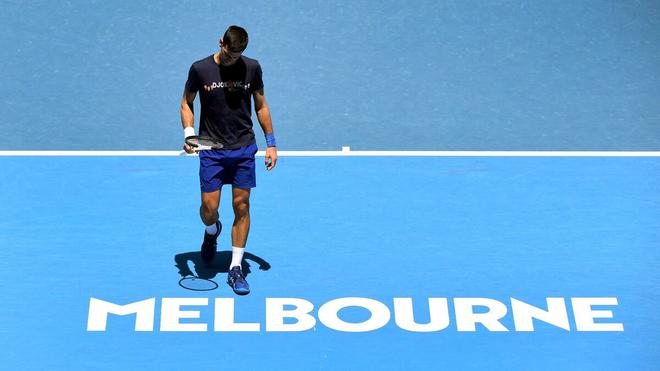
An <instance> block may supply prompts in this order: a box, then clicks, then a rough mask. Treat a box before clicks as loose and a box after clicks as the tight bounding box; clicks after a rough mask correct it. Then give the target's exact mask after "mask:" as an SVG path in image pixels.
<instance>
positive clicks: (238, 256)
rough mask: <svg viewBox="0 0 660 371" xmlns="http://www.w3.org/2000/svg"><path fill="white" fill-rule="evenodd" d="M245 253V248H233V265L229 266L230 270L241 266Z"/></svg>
mask: <svg viewBox="0 0 660 371" xmlns="http://www.w3.org/2000/svg"><path fill="white" fill-rule="evenodd" d="M243 252H245V248H243V247H236V246H232V247H231V264H229V269H230V270H231V269H232V268H234V267H237V266H238V267H240V266H241V262H242V261H243Z"/></svg>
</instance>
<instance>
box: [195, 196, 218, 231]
mask: <svg viewBox="0 0 660 371" xmlns="http://www.w3.org/2000/svg"><path fill="white" fill-rule="evenodd" d="M218 207H220V190H217V191H215V192H202V206H200V207H199V216H200V217H201V218H202V222H204V225H206V226H212V225H214V224H215V222H217V221H218V219H219V215H218Z"/></svg>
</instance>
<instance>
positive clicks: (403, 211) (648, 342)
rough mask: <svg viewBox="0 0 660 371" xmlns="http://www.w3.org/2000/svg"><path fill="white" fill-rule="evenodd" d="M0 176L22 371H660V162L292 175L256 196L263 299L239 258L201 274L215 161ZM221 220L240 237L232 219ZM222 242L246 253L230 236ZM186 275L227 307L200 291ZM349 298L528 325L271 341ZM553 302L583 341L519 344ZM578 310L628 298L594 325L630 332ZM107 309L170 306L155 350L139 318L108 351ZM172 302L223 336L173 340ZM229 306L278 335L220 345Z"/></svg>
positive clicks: (253, 274)
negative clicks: (279, 302) (583, 301)
mask: <svg viewBox="0 0 660 371" xmlns="http://www.w3.org/2000/svg"><path fill="white" fill-rule="evenodd" d="M0 164H1V166H2V168H3V169H4V170H5V171H6V174H10V176H8V177H6V178H5V181H4V182H3V183H2V186H1V187H2V190H1V192H0V195H1V198H2V200H1V203H2V205H3V207H2V208H1V209H0V220H2V223H1V224H0V236H2V246H3V249H2V254H3V260H4V261H5V262H6V265H5V268H4V274H5V278H6V282H7V284H5V285H4V288H3V290H2V301H3V303H4V305H3V306H2V309H1V312H2V317H3V318H5V319H7V320H6V321H4V325H3V336H2V337H1V338H2V340H1V341H2V344H1V346H0V349H2V353H3V360H4V366H3V367H6V368H7V369H44V368H48V369H90V368H93V369H118V368H125V369H138V368H144V367H146V368H149V369H179V368H181V367H193V368H194V367H222V365H225V364H227V362H234V361H232V359H233V358H232V357H233V354H240V366H239V367H243V368H246V369H256V368H269V369H301V370H307V369H357V368H364V367H370V368H374V369H401V368H407V367H434V368H450V369H451V368H472V369H483V368H490V369H493V368H496V369H530V368H531V369H564V368H569V369H649V370H650V369H653V368H654V367H655V365H656V364H658V353H657V345H658V342H659V340H660V339H659V336H658V334H657V331H655V327H656V326H657V323H658V322H657V319H656V305H657V304H658V299H659V298H658V294H657V293H656V290H655V289H656V288H657V287H658V283H659V282H658V275H657V267H658V264H659V263H660V261H659V260H660V254H658V250H657V248H656V247H657V241H658V230H659V227H660V226H659V225H658V223H659V220H660V218H659V215H658V213H659V209H658V205H659V202H660V199H659V198H658V193H657V189H658V188H659V187H660V184H659V182H658V177H657V176H655V175H656V174H657V173H658V171H659V170H660V162H659V161H658V159H657V157H635V158H623V157H613V158H612V157H610V158H604V157H587V158H576V157H551V158H541V157H516V158H513V157H352V156H346V157H282V159H281V163H280V164H279V165H278V169H277V171H275V172H272V173H270V174H266V173H265V171H264V173H263V174H259V177H258V182H259V187H258V188H256V189H255V191H254V195H253V206H252V220H253V229H252V232H251V235H250V238H249V241H248V251H249V252H250V253H251V254H253V256H252V257H251V258H247V259H246V261H247V263H248V264H249V265H250V271H249V272H250V273H249V274H248V280H249V281H250V283H251V285H252V287H253V292H252V293H251V294H250V295H249V296H247V297H236V296H235V295H234V294H233V293H232V292H231V290H230V288H229V287H227V286H226V285H225V284H224V280H225V279H226V268H224V270H223V267H221V266H220V265H221V264H220V263H221V260H222V259H223V254H222V253H220V254H219V257H218V259H219V260H218V259H216V260H218V264H219V265H218V266H217V267H211V268H203V267H195V260H199V259H198V254H199V253H198V251H199V244H200V242H201V231H202V226H201V222H199V219H198V215H197V207H198V203H199V195H198V189H197V184H196V171H197V159H196V158H195V157H21V156H18V157H2V158H0ZM227 190H228V188H225V192H226V191H227ZM221 209H222V210H221V219H222V220H225V221H228V220H231V218H232V216H231V209H230V208H228V206H227V205H226V202H225V203H222V207H221ZM220 241H221V242H220V250H227V249H229V246H230V245H229V239H228V236H227V234H224V235H222V236H221V239H220ZM196 255H197V256H196ZM177 260H179V261H177ZM181 261H183V263H184V264H186V265H187V266H188V267H189V268H190V269H192V270H196V269H199V270H200V271H202V270H204V269H206V271H207V272H206V273H202V274H209V272H210V275H209V276H210V277H214V278H213V279H214V280H215V281H216V282H218V283H219V284H220V287H219V288H218V289H216V290H214V291H209V292H201V293H200V292H193V291H188V290H185V289H183V288H181V287H180V286H179V285H178V281H179V279H180V278H181V274H180V271H179V269H180V266H177V264H180V263H181ZM260 267H261V268H266V270H261V269H259V268H260ZM214 270H215V271H214ZM346 297H363V298H370V299H374V300H377V301H379V302H381V303H383V304H385V305H386V306H387V307H388V308H389V309H390V310H393V304H392V303H393V298H412V299H413V302H414V315H415V320H416V321H417V322H418V323H427V322H429V319H430V313H429V304H428V301H427V300H428V298H448V299H449V303H451V302H452V300H453V299H455V298H490V299H494V300H497V301H499V302H502V303H505V304H506V305H507V306H508V307H509V312H508V313H507V314H506V315H505V316H503V317H502V318H501V321H500V322H501V324H502V325H503V326H504V327H506V329H507V330H508V332H504V331H501V332H500V331H492V330H489V329H487V328H486V327H485V326H483V325H481V324H477V326H476V328H475V330H476V331H474V332H470V331H459V329H458V328H457V324H456V318H455V315H456V314H455V309H454V308H453V306H452V305H450V306H449V307H450V312H451V314H450V316H449V318H450V321H451V322H450V324H449V325H448V326H447V327H446V328H445V329H444V330H441V331H434V332H428V333H419V332H412V331H407V330H404V329H402V328H400V327H399V326H398V325H397V324H395V321H394V317H392V319H391V320H390V321H389V322H387V324H386V325H384V326H382V327H380V328H378V329H375V330H373V331H368V332H346V331H340V330H335V329H332V328H329V327H328V326H325V325H324V324H322V323H321V322H320V321H317V323H316V325H315V326H314V327H313V328H310V329H308V330H305V331H295V332H277V331H266V323H265V322H266V313H265V311H266V309H265V303H266V300H267V299H269V298H271V299H272V298H299V299H304V300H306V301H309V302H311V303H313V304H314V309H313V311H311V312H310V314H312V315H314V316H316V315H317V314H318V313H317V312H318V309H319V306H321V305H322V304H324V303H326V302H328V301H331V300H334V299H338V298H346ZM553 297H554V298H557V297H558V298H565V299H566V302H567V307H568V317H569V321H570V331H567V330H565V329H562V328H559V327H557V326H553V325H550V324H548V323H545V322H543V321H538V320H535V324H534V331H532V332H521V331H516V327H515V326H514V323H513V319H512V315H511V313H510V304H509V301H510V298H515V299H518V300H521V301H524V302H526V303H529V304H531V305H535V306H537V307H539V308H545V310H547V305H546V298H553ZM575 297H586V298H589V297H600V298H603V297H607V298H616V299H617V300H618V304H617V305H604V306H603V305H601V306H596V307H594V310H596V309H598V310H609V311H610V312H611V315H612V316H613V317H612V318H606V317H607V315H597V317H600V318H596V319H595V320H594V322H595V323H599V324H606V323H620V324H622V326H623V327H624V331H605V332H596V331H577V329H576V326H575V318H574V317H573V314H572V312H571V310H570V308H571V306H570V299H571V298H575ZM91 298H95V299H100V300H104V301H107V302H112V303H115V304H118V305H125V304H129V303H133V302H138V301H142V300H146V299H150V298H155V302H156V310H155V315H154V317H155V324H154V327H153V331H147V332H140V331H135V326H136V316H135V315H127V316H118V315H113V314H109V315H108V320H107V327H106V329H105V331H88V330H87V323H88V314H89V307H90V299H91ZM162 298H206V299H207V300H208V303H207V304H206V305H200V304H199V303H198V305H193V306H185V307H182V308H181V310H184V311H198V312H199V313H198V316H199V318H184V319H181V320H180V322H181V323H206V324H208V330H207V331H204V332H191V331H181V332H166V331H160V330H159V329H160V322H159V314H160V310H161V300H162ZM216 298H234V299H235V302H234V308H235V321H236V322H244V323H258V324H260V329H259V330H258V331H254V332H239V331H224V332H223V331H214V330H213V329H214V327H213V324H214V305H213V303H214V300H215V299H216ZM610 304H611V303H610ZM487 310H488V308H485V307H480V308H478V310H477V309H475V313H477V312H480V311H481V312H484V311H487ZM338 316H339V318H341V319H342V320H344V321H346V322H349V323H361V322H364V321H366V320H368V319H369V317H370V312H369V310H367V309H365V308H361V307H359V306H353V307H347V308H344V309H342V310H341V311H339V314H338ZM393 316H394V313H393ZM193 317H194V315H193ZM285 322H286V323H292V322H295V321H290V320H287V321H285ZM236 347H240V351H238V350H236ZM236 352H238V353H236ZM35 353H36V354H35Z"/></svg>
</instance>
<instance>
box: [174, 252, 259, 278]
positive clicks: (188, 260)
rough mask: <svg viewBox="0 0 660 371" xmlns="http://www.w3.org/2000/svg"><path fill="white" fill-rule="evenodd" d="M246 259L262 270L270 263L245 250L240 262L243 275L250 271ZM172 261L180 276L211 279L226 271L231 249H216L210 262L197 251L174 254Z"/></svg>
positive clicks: (229, 261)
mask: <svg viewBox="0 0 660 371" xmlns="http://www.w3.org/2000/svg"><path fill="white" fill-rule="evenodd" d="M248 260H251V261H253V262H255V263H257V264H259V269H260V270H262V271H267V270H269V269H270V264H269V263H268V262H267V261H265V260H264V259H262V258H260V257H258V256H256V255H254V254H251V253H249V252H247V251H246V252H245V254H244V255H243V262H242V264H241V269H242V270H243V274H244V275H245V277H247V276H248V275H249V274H250V273H251V270H250V263H248ZM174 261H175V262H176V265H175V267H177V268H179V274H180V275H181V277H186V276H196V277H199V278H204V279H212V278H214V277H215V276H216V275H217V274H218V273H227V272H228V270H229V264H230V263H231V251H218V253H217V254H215V258H214V259H213V261H212V262H211V263H210V264H207V263H205V262H204V261H203V260H202V255H201V253H200V252H199V251H193V252H186V253H181V254H177V255H175V256H174Z"/></svg>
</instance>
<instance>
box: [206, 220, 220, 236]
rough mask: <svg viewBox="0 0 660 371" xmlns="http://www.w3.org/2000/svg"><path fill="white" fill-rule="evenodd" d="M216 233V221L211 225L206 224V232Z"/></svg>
mask: <svg viewBox="0 0 660 371" xmlns="http://www.w3.org/2000/svg"><path fill="white" fill-rule="evenodd" d="M216 233H218V225H217V223H213V224H211V225H207V226H206V234H209V235H211V236H213V235H215V234H216Z"/></svg>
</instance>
